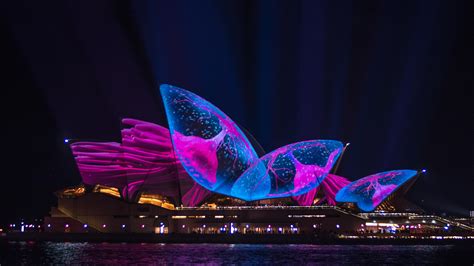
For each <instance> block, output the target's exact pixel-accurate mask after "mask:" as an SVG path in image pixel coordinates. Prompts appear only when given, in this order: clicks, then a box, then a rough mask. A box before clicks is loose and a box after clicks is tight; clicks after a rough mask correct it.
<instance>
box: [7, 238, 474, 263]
mask: <svg viewBox="0 0 474 266" xmlns="http://www.w3.org/2000/svg"><path fill="white" fill-rule="evenodd" d="M473 263H474V250H473V247H472V246H452V245H445V246H430V245H419V246H418V245H406V246H400V245H397V246H392V245H379V246H369V245H244V244H126V243H123V244H120V243H53V242H38V243H35V242H3V243H0V265H19V264H28V265H31V264H33V265H38V264H102V265H104V264H117V265H119V264H120V265H121V264H142V265H143V264H208V265H209V264H210V265H221V264H225V265H229V264H238V265H242V264H245V265H256V264H267V265H282V264H283V265H285V264H286V265H288V264H300V265H302V264H352V265H354V264H373V265H379V264H450V265H473Z"/></svg>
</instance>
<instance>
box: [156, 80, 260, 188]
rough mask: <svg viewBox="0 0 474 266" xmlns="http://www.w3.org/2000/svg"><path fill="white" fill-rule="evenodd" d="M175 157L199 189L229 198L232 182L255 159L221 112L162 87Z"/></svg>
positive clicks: (186, 94)
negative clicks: (205, 189)
mask: <svg viewBox="0 0 474 266" xmlns="http://www.w3.org/2000/svg"><path fill="white" fill-rule="evenodd" d="M160 90H161V96H162V98H163V103H164V105H165V109H166V115H167V117H168V124H169V127H170V132H171V137H172V140H173V146H174V149H175V153H176V155H177V157H178V158H179V160H180V162H181V163H182V165H183V167H184V169H186V171H187V172H188V174H189V175H190V176H191V177H192V178H193V179H194V180H195V181H196V182H197V183H198V184H200V185H201V186H203V187H205V188H207V189H209V190H211V191H214V192H218V193H222V194H225V195H230V189H231V188H232V185H233V184H234V182H235V180H236V179H237V178H238V177H239V176H240V175H241V174H242V173H244V172H245V170H247V169H248V168H249V167H250V166H251V165H252V164H255V163H256V162H257V161H258V156H257V154H256V152H255V150H254V149H253V147H252V145H251V144H250V141H249V140H248V139H247V137H246V136H245V134H244V133H243V132H242V131H241V130H240V129H239V127H238V126H237V125H236V124H235V123H234V122H233V121H232V120H231V119H230V118H229V117H228V116H227V115H226V114H224V113H223V112H222V111H221V110H219V109H218V108H217V107H215V106H214V105H212V104H211V103H209V102H208V101H206V100H204V99H203V98H201V97H199V96H197V95H195V94H194V93H191V92H189V91H186V90H183V89H180V88H177V87H174V86H170V85H161V86H160Z"/></svg>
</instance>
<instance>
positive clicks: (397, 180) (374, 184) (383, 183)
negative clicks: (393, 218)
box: [336, 170, 417, 211]
mask: <svg viewBox="0 0 474 266" xmlns="http://www.w3.org/2000/svg"><path fill="white" fill-rule="evenodd" d="M416 175H417V171H415V170H394V171H387V172H382V173H377V174H373V175H370V176H366V177H364V178H361V179H358V180H356V181H354V182H352V183H350V184H349V185H347V186H345V187H343V188H342V189H341V190H339V192H338V193H337V194H336V201H338V202H355V203H357V206H358V207H359V208H360V209H361V210H363V211H373V210H374V209H375V208H377V206H378V205H379V204H380V203H382V201H383V200H385V199H386V198H387V197H388V196H389V195H390V194H392V193H393V192H394V191H395V190H396V189H397V188H399V187H400V186H401V185H403V184H404V183H405V182H406V181H408V180H410V179H411V178H413V177H414V176H416Z"/></svg>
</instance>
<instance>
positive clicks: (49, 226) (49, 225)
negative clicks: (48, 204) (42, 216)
mask: <svg viewBox="0 0 474 266" xmlns="http://www.w3.org/2000/svg"><path fill="white" fill-rule="evenodd" d="M13 227H15V225H13ZM48 228H51V224H48Z"/></svg>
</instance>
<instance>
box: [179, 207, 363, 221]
mask: <svg viewBox="0 0 474 266" xmlns="http://www.w3.org/2000/svg"><path fill="white" fill-rule="evenodd" d="M176 210H336V211H338V212H341V213H344V214H347V215H352V216H355V217H358V218H362V219H364V217H362V216H360V215H358V214H355V213H352V212H349V211H347V210H345V209H343V208H341V207H338V206H327V205H323V206H218V207H176Z"/></svg>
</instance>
